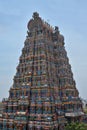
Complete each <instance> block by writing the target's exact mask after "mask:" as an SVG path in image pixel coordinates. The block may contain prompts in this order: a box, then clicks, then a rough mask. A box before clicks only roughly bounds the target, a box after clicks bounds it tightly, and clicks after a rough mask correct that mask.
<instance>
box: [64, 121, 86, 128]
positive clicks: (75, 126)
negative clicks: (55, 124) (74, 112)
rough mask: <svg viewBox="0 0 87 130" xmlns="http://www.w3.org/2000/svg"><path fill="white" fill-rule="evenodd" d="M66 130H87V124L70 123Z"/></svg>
mask: <svg viewBox="0 0 87 130" xmlns="http://www.w3.org/2000/svg"><path fill="white" fill-rule="evenodd" d="M65 130H87V124H84V123H75V122H73V123H70V124H67V126H66V127H65Z"/></svg>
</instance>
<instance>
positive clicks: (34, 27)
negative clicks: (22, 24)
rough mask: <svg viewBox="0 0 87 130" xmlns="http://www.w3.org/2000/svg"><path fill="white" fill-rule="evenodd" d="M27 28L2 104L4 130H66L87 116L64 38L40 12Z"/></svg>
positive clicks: (0, 121) (0, 127)
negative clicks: (14, 71) (16, 64)
mask: <svg viewBox="0 0 87 130" xmlns="http://www.w3.org/2000/svg"><path fill="white" fill-rule="evenodd" d="M27 27H28V31H27V37H26V40H25V42H24V47H23V49H22V54H21V56H20V58H19V64H18V66H17V71H16V74H15V76H14V81H13V85H12V87H11V88H10V90H9V97H8V98H6V99H3V101H2V102H3V113H2V116H1V115H0V130H64V125H65V124H66V123H67V122H72V121H80V120H81V118H82V116H83V114H84V113H83V110H82V102H81V100H80V98H79V92H78V90H77V88H76V84H75V80H74V79H73V73H72V70H71V65H70V64H69V59H68V57H67V52H66V50H65V47H64V44H65V43H64V37H63V36H62V35H61V34H60V32H59V29H58V27H55V29H54V28H52V27H51V26H50V25H49V24H48V23H47V22H44V21H43V20H42V19H41V17H39V14H38V13H37V12H35V13H33V17H32V19H31V20H30V21H29V23H28V26H27Z"/></svg>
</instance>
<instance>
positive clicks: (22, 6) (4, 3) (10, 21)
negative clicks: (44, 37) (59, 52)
mask: <svg viewBox="0 0 87 130" xmlns="http://www.w3.org/2000/svg"><path fill="white" fill-rule="evenodd" d="M35 11H37V12H39V14H40V16H41V17H42V18H43V19H44V20H45V21H48V22H49V24H51V25H52V26H58V27H59V29H60V33H61V34H63V35H64V37H65V47H66V50H67V54H68V57H69V60H70V64H71V66H72V71H73V74H74V79H75V81H76V84H77V89H78V90H79V93H80V96H81V97H82V98H85V99H87V76H86V75H87V58H86V56H87V0H31V1H29V0H0V100H2V98H3V97H8V93H9V92H8V91H9V89H10V87H11V85H12V83H13V77H14V75H15V73H16V67H17V65H18V60H19V56H20V55H21V50H22V47H23V45H24V40H25V38H26V32H27V23H28V21H29V19H30V18H31V17H32V14H33V12H35Z"/></svg>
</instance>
